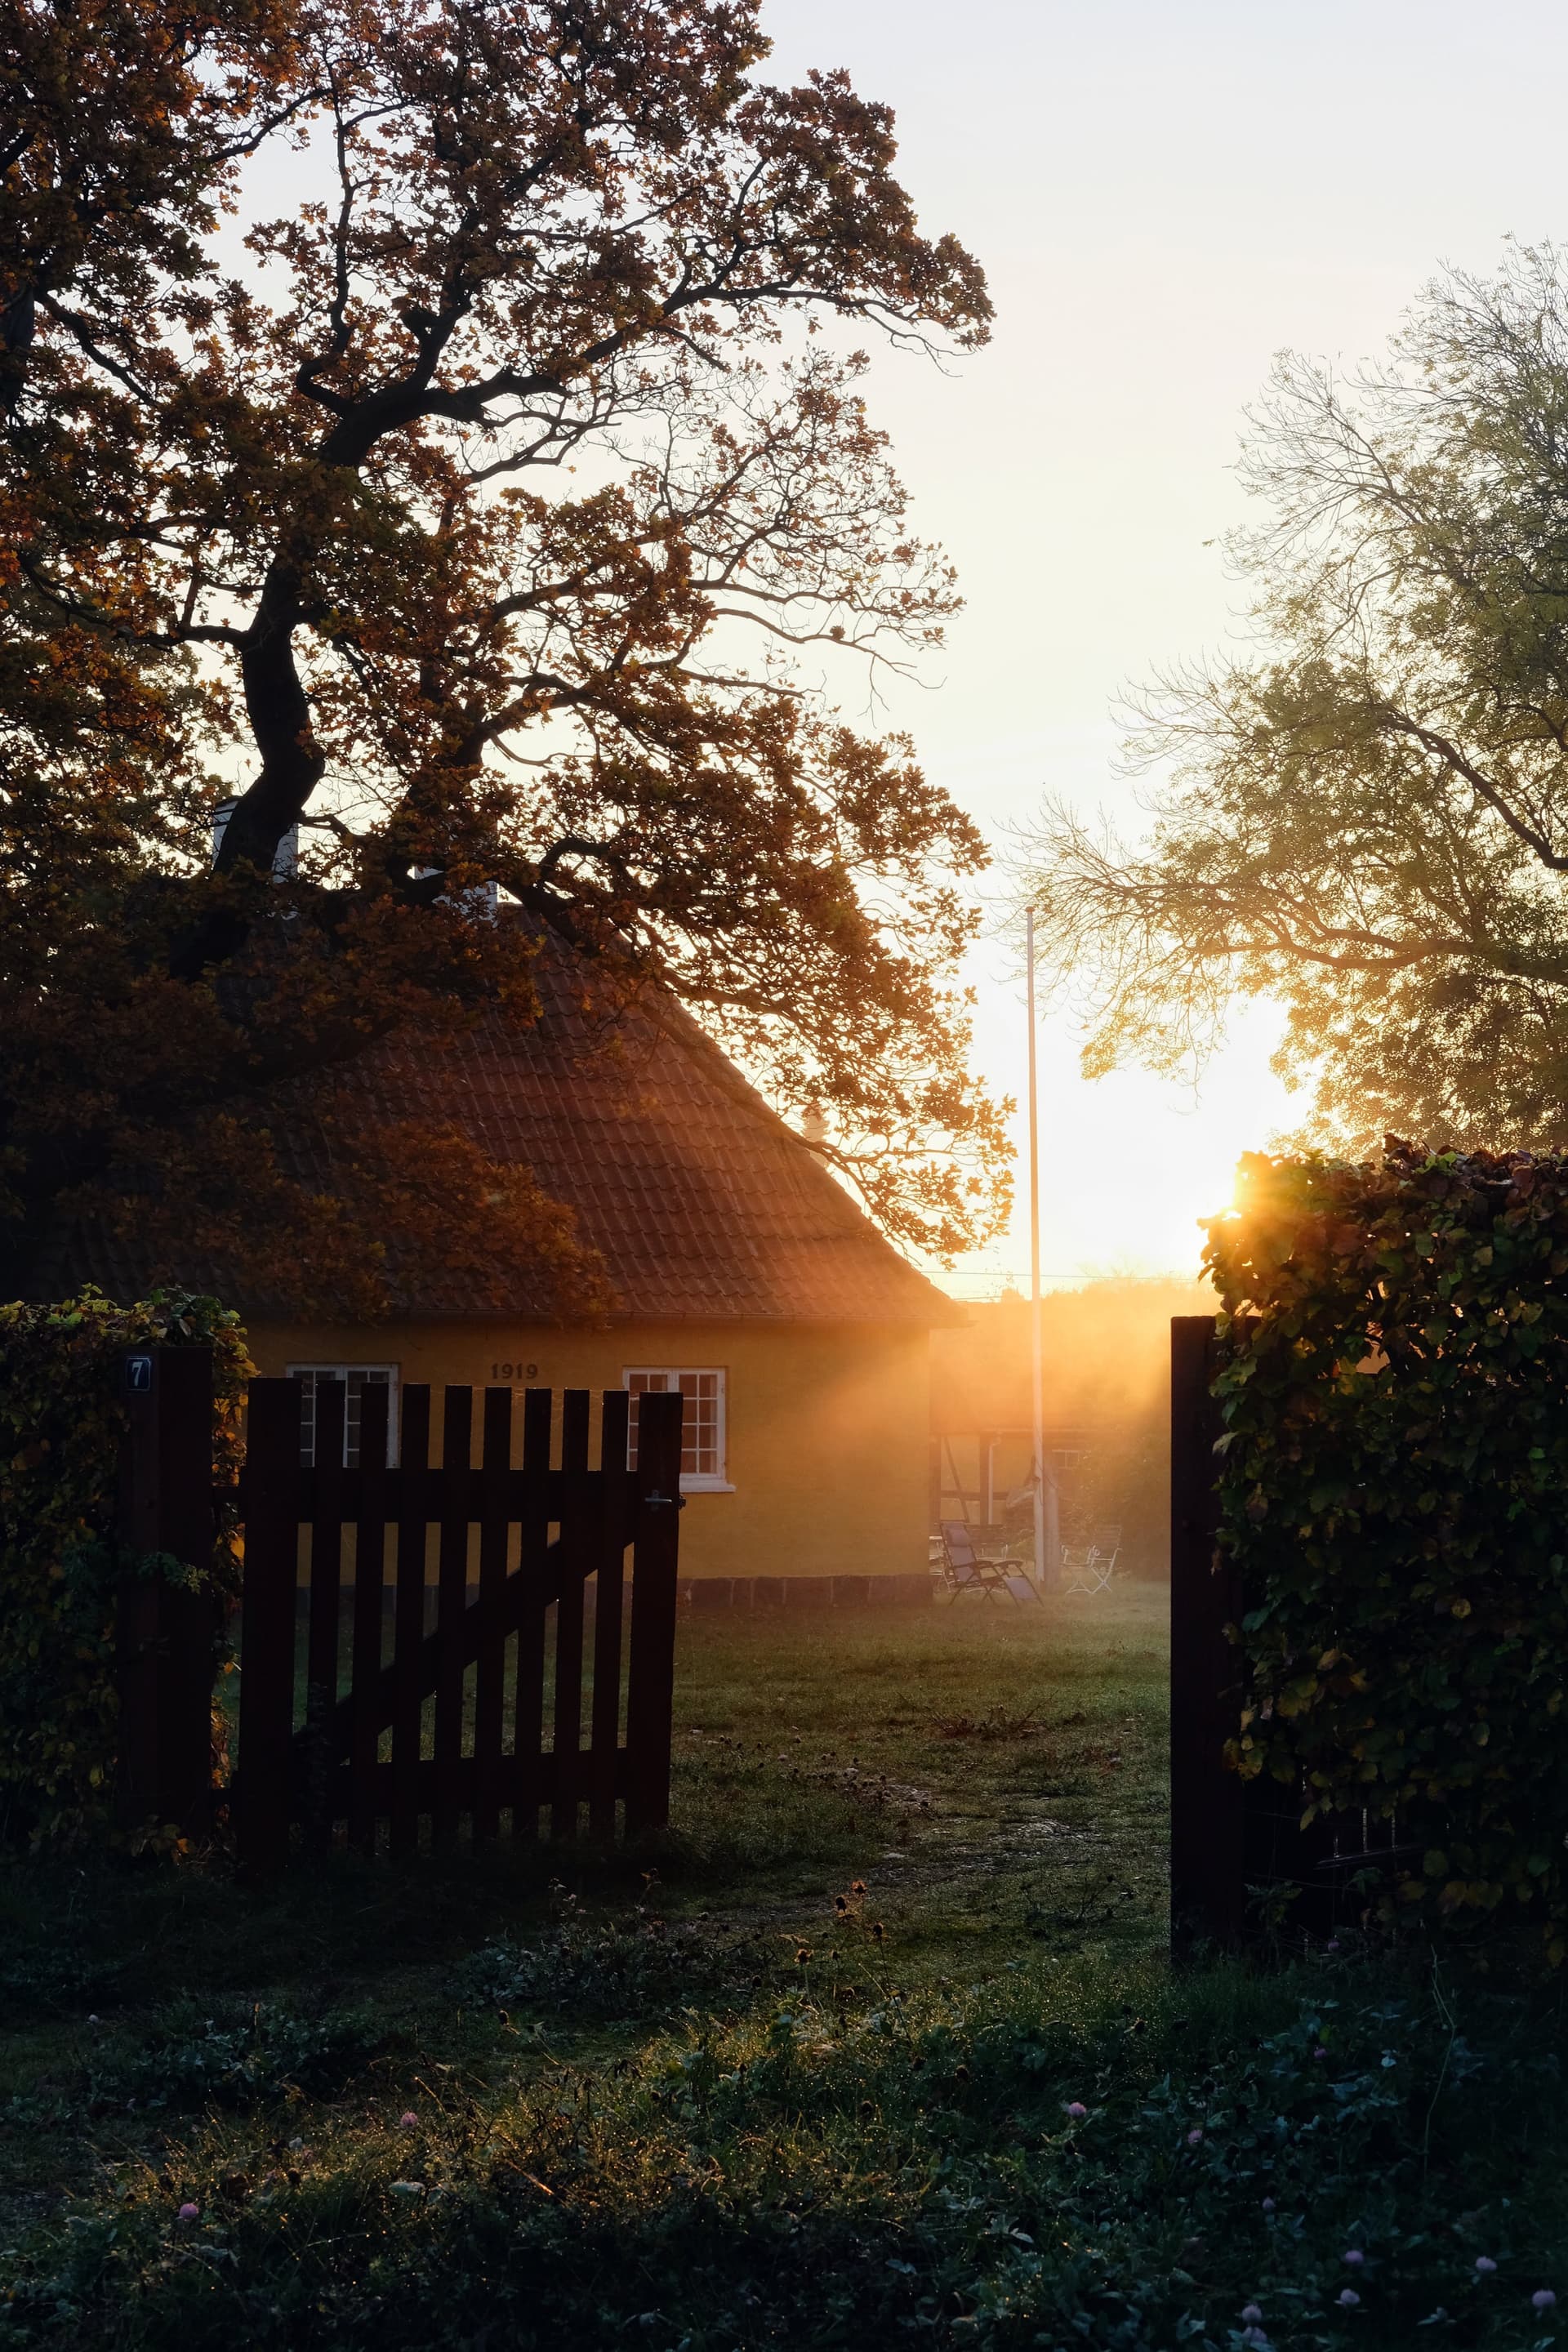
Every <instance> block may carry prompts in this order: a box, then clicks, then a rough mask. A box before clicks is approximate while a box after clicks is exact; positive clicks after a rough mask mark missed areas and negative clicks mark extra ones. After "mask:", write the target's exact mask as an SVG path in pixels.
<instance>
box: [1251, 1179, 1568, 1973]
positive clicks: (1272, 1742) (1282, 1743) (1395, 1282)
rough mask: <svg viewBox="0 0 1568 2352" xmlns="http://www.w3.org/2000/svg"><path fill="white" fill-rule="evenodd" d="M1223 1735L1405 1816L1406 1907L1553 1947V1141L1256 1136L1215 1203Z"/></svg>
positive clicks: (1567, 1187) (1399, 1887)
mask: <svg viewBox="0 0 1568 2352" xmlns="http://www.w3.org/2000/svg"><path fill="white" fill-rule="evenodd" d="M1207 1263H1208V1265H1209V1267H1210V1269H1211V1271H1212V1273H1213V1276H1214V1278H1215V1283H1216V1285H1217V1286H1218V1288H1219V1292H1220V1296H1221V1300H1222V1304H1223V1312H1222V1315H1221V1318H1220V1327H1219V1328H1220V1354H1221V1367H1222V1369H1221V1370H1220V1373H1219V1376H1218V1379H1217V1381H1216V1383H1215V1393H1216V1395H1217V1396H1218V1398H1219V1400H1220V1406H1221V1412H1222V1418H1223V1423H1224V1429H1225V1434H1224V1436H1223V1437H1222V1439H1221V1441H1220V1445H1221V1451H1222V1464H1221V1468H1220V1475H1219V1489H1220V1512H1221V1533H1220V1541H1221V1545H1222V1548H1223V1549H1224V1550H1225V1551H1226V1553H1227V1554H1228V1555H1229V1557H1230V1558H1231V1559H1234V1560H1236V1561H1237V1563H1238V1565H1239V1567H1240V1570H1241V1572H1242V1573H1241V1586H1242V1591H1243V1592H1244V1594H1245V1596H1246V1599H1247V1604H1248V1605H1247V1613H1246V1614H1245V1616H1244V1618H1243V1620H1242V1622H1241V1624H1240V1625H1239V1627H1237V1629H1235V1630H1236V1638H1237V1641H1238V1642H1239V1643H1240V1645H1241V1648H1242V1650H1243V1653H1244V1656H1245V1662H1246V1687H1245V1696H1246V1706H1245V1708H1244V1712H1243V1716H1242V1720H1241V1723H1240V1725H1239V1727H1238V1729H1237V1736H1236V1738H1235V1739H1234V1740H1233V1741H1232V1742H1231V1744H1230V1748H1229V1750H1228V1760H1229V1761H1230V1763H1231V1764H1232V1765H1233V1767H1234V1768H1235V1769H1237V1770H1238V1771H1239V1772H1240V1773H1242V1774H1243V1775H1244V1776H1245V1777H1252V1776H1255V1775H1257V1774H1259V1773H1264V1772H1267V1773H1271V1774H1273V1775H1274V1776H1276V1777H1277V1778H1278V1779H1279V1780H1282V1781H1286V1782H1297V1783H1299V1784H1300V1786H1301V1788H1302V1790H1303V1792H1304V1805H1305V1811H1304V1815H1303V1819H1304V1821H1306V1822H1310V1821H1311V1820H1312V1819H1313V1818H1314V1817H1315V1816H1316V1815H1318V1814H1320V1813H1333V1812H1337V1811H1347V1810H1352V1809H1359V1808H1362V1807H1365V1808H1367V1809H1368V1810H1369V1811H1372V1812H1373V1813H1374V1814H1376V1815H1379V1816H1382V1817H1384V1818H1393V1819H1394V1820H1395V1821H1396V1822H1397V1824H1398V1829H1399V1836H1398V1841H1397V1843H1398V1846H1399V1847H1400V1848H1401V1849H1404V1850H1405V1851H1404V1859H1403V1861H1402V1863H1401V1864H1400V1865H1399V1868H1398V1871H1397V1876H1396V1885H1395V1898H1396V1900H1397V1901H1398V1902H1400V1903H1402V1904H1404V1905H1405V1906H1415V1909H1416V1912H1417V1915H1418V1916H1419V1915H1421V1914H1426V1915H1431V1916H1440V1915H1444V1914H1454V1913H1461V1912H1467V1911H1468V1912H1477V1911H1479V1912H1491V1913H1495V1912H1496V1911H1497V1910H1498V1909H1499V1907H1500V1906H1509V1907H1510V1909H1512V1908H1513V1907H1515V1906H1519V1907H1521V1909H1523V1910H1525V1911H1527V1912H1529V1913H1530V1914H1532V1915H1534V1916H1536V1917H1537V1918H1539V1919H1540V1920H1541V1922H1542V1925H1543V1927H1544V1928H1545V1931H1546V1934H1547V1938H1548V1942H1549V1946H1550V1948H1551V1950H1552V1956H1553V1958H1558V1959H1560V1958H1563V1954H1564V1951H1565V1949H1568V1869H1565V1865H1568V1714H1565V1712H1564V1687H1565V1685H1568V1156H1563V1157H1555V1158H1540V1159H1538V1158H1533V1157H1531V1155H1530V1154H1529V1153H1526V1152H1511V1153H1502V1154H1497V1155H1493V1154H1490V1153H1487V1152H1475V1153H1469V1154H1459V1153H1454V1152H1429V1151H1426V1150H1422V1149H1420V1148H1418V1147H1416V1146H1415V1145H1411V1144H1405V1143H1399V1142H1396V1141H1395V1140H1394V1139H1392V1138H1391V1139H1390V1140H1389V1143H1388V1145H1387V1147H1386V1149H1385V1151H1384V1157H1383V1160H1382V1161H1381V1162H1380V1163H1373V1164H1365V1165H1361V1166H1348V1165H1345V1164H1344V1163H1342V1162H1337V1161H1332V1160H1323V1159H1317V1158H1304V1159H1271V1158H1268V1157H1265V1156H1262V1155H1258V1156H1253V1157H1249V1158H1248V1159H1247V1160H1245V1161H1244V1162H1243V1164H1242V1180H1241V1183H1240V1186H1239V1187H1238V1193H1237V1209H1236V1211H1235V1212H1234V1213H1231V1214H1227V1215H1226V1216H1224V1217H1221V1218H1217V1219H1215V1221H1214V1222H1213V1223H1212V1224H1211V1227H1210V1235H1209V1246H1208V1251H1207Z"/></svg>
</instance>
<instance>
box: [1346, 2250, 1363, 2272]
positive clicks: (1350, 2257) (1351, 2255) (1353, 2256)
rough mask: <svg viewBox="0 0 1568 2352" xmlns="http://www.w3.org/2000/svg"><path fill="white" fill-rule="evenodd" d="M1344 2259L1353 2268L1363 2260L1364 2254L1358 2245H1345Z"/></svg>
mask: <svg viewBox="0 0 1568 2352" xmlns="http://www.w3.org/2000/svg"><path fill="white" fill-rule="evenodd" d="M1345 2260H1346V2262H1347V2263H1349V2264H1350V2266H1351V2268H1352V2270H1353V2269H1354V2268H1355V2266H1356V2264H1357V2263H1364V2262H1365V2260H1366V2256H1365V2255H1364V2254H1363V2252H1362V2250H1361V2248H1360V2247H1359V2246H1347V2247H1346V2248H1345Z"/></svg>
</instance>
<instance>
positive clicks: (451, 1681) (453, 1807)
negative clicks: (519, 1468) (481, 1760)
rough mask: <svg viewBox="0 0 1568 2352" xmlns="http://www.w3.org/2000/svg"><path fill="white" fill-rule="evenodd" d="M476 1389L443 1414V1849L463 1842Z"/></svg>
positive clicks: (438, 1817)
mask: <svg viewBox="0 0 1568 2352" xmlns="http://www.w3.org/2000/svg"><path fill="white" fill-rule="evenodd" d="M473 1427H474V1392H473V1390H472V1389H471V1388H449V1389H448V1390H447V1394H446V1399H445V1402H444V1404H443V1407H442V1417H441V1497H442V1515H441V1549H440V1565H439V1568H438V1570H437V1574H438V1578H439V1582H438V1585H437V1595H436V1638H437V1644H438V1649H439V1663H438V1664H437V1683H436V1741H435V1745H436V1759H435V1770H434V1772H433V1773H432V1775H431V1778H432V1780H433V1781H434V1783H435V1818H434V1820H433V1822H432V1823H431V1836H432V1839H433V1841H434V1843H435V1844H436V1846H437V1848H438V1849H439V1850H441V1851H447V1850H449V1849H450V1848H451V1847H452V1846H454V1845H455V1844H456V1843H457V1842H458V1814H459V1813H460V1812H461V1811H462V1800H461V1793H460V1792H461V1789H462V1773H461V1771H460V1769H459V1767H460V1766H461V1764H462V1761H463V1680H464V1675H465V1671H466V1669H465V1665H464V1659H463V1612H464V1611H465V1610H466V1609H467V1607H468V1512H467V1510H466V1508H465V1507H464V1504H463V1498H462V1492H461V1482H460V1481H459V1479H458V1477H457V1475H455V1474H456V1473H457V1472H458V1470H467V1469H468V1461H469V1454H470V1449H471V1447H472V1444H473Z"/></svg>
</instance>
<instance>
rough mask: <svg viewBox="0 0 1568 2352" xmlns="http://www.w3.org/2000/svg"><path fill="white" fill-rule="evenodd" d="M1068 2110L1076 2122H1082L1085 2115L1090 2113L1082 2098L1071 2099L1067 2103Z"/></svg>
mask: <svg viewBox="0 0 1568 2352" xmlns="http://www.w3.org/2000/svg"><path fill="white" fill-rule="evenodd" d="M1067 2112H1068V2116H1070V2117H1071V2119H1072V2121H1073V2122H1074V2123H1075V2124H1080V2123H1082V2121H1083V2119H1084V2117H1085V2116H1087V2115H1088V2113H1089V2109H1088V2108H1087V2107H1086V2106H1085V2105H1084V2103H1083V2101H1082V2100H1081V2099H1069V2100H1068V2104H1067Z"/></svg>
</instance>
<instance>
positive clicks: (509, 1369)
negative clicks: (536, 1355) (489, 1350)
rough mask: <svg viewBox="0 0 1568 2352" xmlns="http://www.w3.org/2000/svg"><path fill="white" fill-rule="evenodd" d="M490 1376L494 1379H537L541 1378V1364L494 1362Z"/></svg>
mask: <svg viewBox="0 0 1568 2352" xmlns="http://www.w3.org/2000/svg"><path fill="white" fill-rule="evenodd" d="M490 1378H491V1380H492V1381H536V1380H537V1379H538V1378H539V1366H538V1365H537V1364H513V1363H500V1364H492V1365H491V1366H490Z"/></svg>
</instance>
